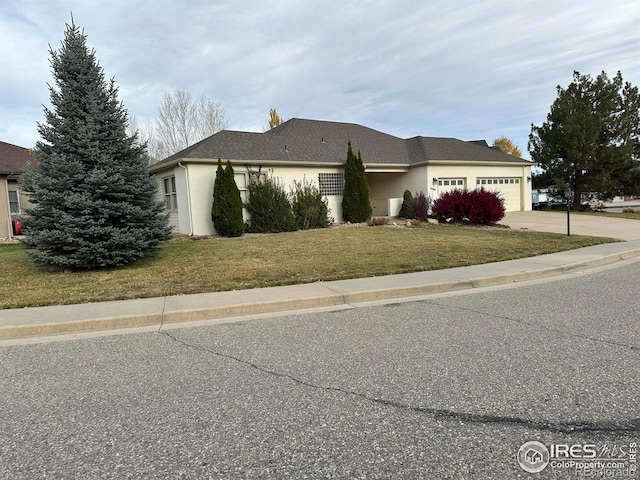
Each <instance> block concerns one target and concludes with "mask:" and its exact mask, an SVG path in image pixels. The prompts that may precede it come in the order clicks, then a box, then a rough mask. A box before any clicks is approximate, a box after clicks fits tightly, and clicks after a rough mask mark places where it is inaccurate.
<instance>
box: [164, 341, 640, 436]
mask: <svg viewBox="0 0 640 480" xmlns="http://www.w3.org/2000/svg"><path fill="white" fill-rule="evenodd" d="M157 333H158V334H160V335H165V336H166V337H168V338H169V339H171V340H172V341H174V342H176V343H179V344H181V345H183V346H185V347H187V348H191V349H194V350H197V351H200V352H204V353H208V354H211V355H215V356H217V357H220V358H224V359H227V360H232V361H234V362H237V363H239V364H242V365H245V366H248V367H251V368H254V369H256V370H257V371H259V372H262V373H264V374H266V375H270V376H274V377H277V378H282V379H286V380H290V381H292V382H294V383H296V384H298V385H301V386H304V387H307V388H311V389H314V390H321V391H325V392H333V393H339V394H342V395H348V396H351V397H354V398H358V399H360V400H365V401H367V402H370V403H374V404H377V405H381V406H384V407H390V408H393V409H397V410H403V411H406V412H412V413H418V414H422V415H429V416H431V417H432V418H435V419H439V420H452V421H457V422H462V423H478V424H485V425H487V424H496V425H504V426H514V427H516V426H517V427H528V428H531V429H534V430H539V431H546V432H551V433H564V434H569V433H578V432H598V433H605V434H622V433H630V432H640V418H634V419H630V420H627V421H621V422H608V421H602V422H552V421H545V420H539V421H538V420H533V419H527V418H521V417H511V416H503V415H483V414H476V413H467V412H456V411H453V410H447V409H439V408H430V407H420V406H414V405H409V404H406V403H402V402H398V401H395V400H386V399H384V398H379V397H374V396H371V395H367V394H365V393H360V392H356V391H354V390H349V389H345V388H341V387H333V386H329V385H317V384H314V383H311V382H308V381H306V380H304V379H302V378H299V377H296V376H294V375H291V374H289V373H283V372H278V371H276V370H273V369H270V368H266V367H263V366H261V365H258V364H257V363H254V362H251V361H249V360H245V359H242V358H240V357H237V356H235V355H231V354H228V353H222V352H218V351H215V350H213V349H210V348H205V347H202V346H199V345H194V344H191V343H188V342H185V341H183V340H180V339H179V338H177V337H176V336H174V335H172V334H170V333H168V332H166V331H159V332H157Z"/></svg>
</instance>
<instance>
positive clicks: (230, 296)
mask: <svg viewBox="0 0 640 480" xmlns="http://www.w3.org/2000/svg"><path fill="white" fill-rule="evenodd" d="M637 244H640V242H638V243H636V245H637ZM610 245H613V247H610V248H608V249H609V250H619V251H616V252H615V253H606V250H607V249H604V247H601V246H596V247H587V248H586V249H579V250H573V251H569V252H559V253H558V254H549V255H543V256H542V257H532V258H524V259H519V260H511V261H507V262H498V263H496V264H485V265H475V266H471V267H461V268H456V269H450V270H440V271H429V272H416V273H411V274H402V275H391V276H386V277H375V278H364V279H351V280H338V281H332V282H318V283H313V284H301V285H291V286H282V287H270V288H260V289H253V290H236V291H232V292H216V293H204V294H196V295H180V296H173V297H160V298H150V299H140V300H124V301H121V302H104V303H94V304H81V305H66V306H59V307H36V308H25V309H16V310H0V340H10V339H18V338H25V337H35V336H46V335H60V334H73V333H79V332H91V331H102V330H111V329H126V328H134V327H157V328H158V329H160V328H161V327H162V326H163V325H166V324H178V323H184V322H194V321H203V320H215V319H223V318H229V317H241V316H245V315H256V314H264V313H275V312H286V311H290V310H299V309H308V308H317V307H331V306H339V305H349V304H357V303H363V302H371V301H383V300H388V299H396V298H402V297H415V296H421V295H429V294H434V293H444V292H453V291H459V290H468V289H473V288H484V287H490V286H497V285H504V284H508V283H514V282H523V281H527V280H536V279H540V278H546V277H552V276H557V275H562V274H568V273H574V272H577V271H580V270H584V269H588V268H594V267H598V266H604V265H607V264H611V263H614V262H618V261H622V260H626V259H629V258H633V257H636V256H640V248H633V246H632V245H629V244H627V245H626V246H627V248H628V247H631V248H630V249H625V248H624V247H625V244H624V243H622V244H610ZM589 249H591V250H589ZM603 249H604V251H601V250H603ZM574 257H583V258H582V259H581V260H578V261H571V260H573V259H574ZM501 270H511V271H509V272H507V273H499V272H500V271H501ZM487 272H489V274H488V275H483V273H485V274H486V273H487ZM491 272H493V273H491Z"/></svg>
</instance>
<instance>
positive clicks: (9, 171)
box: [0, 142, 36, 175]
mask: <svg viewBox="0 0 640 480" xmlns="http://www.w3.org/2000/svg"><path fill="white" fill-rule="evenodd" d="M34 163H36V159H35V158H34V157H33V156H32V155H31V154H30V153H29V150H28V149H26V148H23V147H18V146H17V145H12V144H11V143H6V142H0V175H20V174H21V173H23V172H24V171H25V168H26V167H27V165H31V164H34Z"/></svg>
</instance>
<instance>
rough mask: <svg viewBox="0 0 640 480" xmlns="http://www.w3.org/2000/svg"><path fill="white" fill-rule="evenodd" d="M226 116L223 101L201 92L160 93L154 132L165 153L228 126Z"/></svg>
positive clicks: (169, 152)
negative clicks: (209, 97) (192, 93)
mask: <svg viewBox="0 0 640 480" xmlns="http://www.w3.org/2000/svg"><path fill="white" fill-rule="evenodd" d="M228 124H229V120H228V119H227V115H226V112H225V111H224V108H223V107H222V105H220V104H219V103H216V102H212V101H210V100H208V99H207V98H206V97H204V96H201V97H200V98H199V99H198V100H193V98H192V97H191V94H190V93H188V92H185V91H183V90H176V91H175V92H165V93H164V94H163V95H162V100H161V102H160V108H159V109H158V117H157V119H156V128H155V132H154V136H155V137H156V139H157V140H158V142H159V146H160V147H161V150H163V153H164V155H163V156H167V155H172V154H174V153H176V152H179V151H180V150H182V149H184V148H187V147H188V146H189V145H193V144H194V143H196V142H199V141H200V140H202V139H204V138H206V137H208V136H210V135H213V134H214V133H216V132H219V131H220V130H223V129H225V128H227V125H228Z"/></svg>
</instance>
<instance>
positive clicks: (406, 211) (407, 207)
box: [398, 190, 416, 219]
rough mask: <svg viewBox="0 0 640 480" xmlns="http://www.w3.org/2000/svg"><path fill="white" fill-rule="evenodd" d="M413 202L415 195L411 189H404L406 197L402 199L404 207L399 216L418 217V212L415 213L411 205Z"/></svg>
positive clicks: (401, 208)
mask: <svg viewBox="0 0 640 480" xmlns="http://www.w3.org/2000/svg"><path fill="white" fill-rule="evenodd" d="M412 204H413V195H411V191H409V190H405V191H404V198H403V200H402V207H400V213H399V214H398V216H399V217H402V218H408V219H414V218H416V214H415V213H413V209H412V208H411V205H412Z"/></svg>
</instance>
